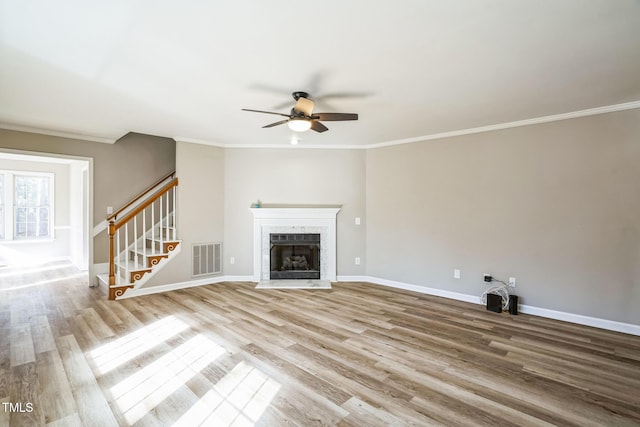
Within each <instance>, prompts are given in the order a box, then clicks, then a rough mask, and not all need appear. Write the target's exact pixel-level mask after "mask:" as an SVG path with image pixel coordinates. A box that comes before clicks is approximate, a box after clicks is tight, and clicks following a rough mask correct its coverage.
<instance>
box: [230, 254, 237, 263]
mask: <svg viewBox="0 0 640 427" xmlns="http://www.w3.org/2000/svg"><path fill="white" fill-rule="evenodd" d="M235 263H236V257H234V256H232V257H231V258H229V264H235Z"/></svg>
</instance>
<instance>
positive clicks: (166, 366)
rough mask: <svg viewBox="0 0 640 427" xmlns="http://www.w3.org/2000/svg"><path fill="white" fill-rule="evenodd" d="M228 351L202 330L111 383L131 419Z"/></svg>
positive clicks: (116, 396) (126, 414) (133, 419)
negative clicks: (113, 384) (157, 357)
mask: <svg viewBox="0 0 640 427" xmlns="http://www.w3.org/2000/svg"><path fill="white" fill-rule="evenodd" d="M225 352H226V351H225V349H224V348H222V347H220V346H219V345H217V344H216V343H214V342H213V341H211V340H210V339H208V338H206V337H205V336H203V335H201V334H199V335H196V336H195V337H193V338H191V339H190V340H188V341H187V342H185V343H184V344H182V345H180V346H179V347H177V348H175V349H174V350H172V351H170V352H169V353H167V354H165V355H164V356H162V357H160V358H159V359H158V360H156V361H154V362H152V363H150V364H149V365H147V366H145V367H144V368H142V369H141V370H139V371H138V372H136V373H135V374H133V375H131V376H129V377H127V378H126V379H124V380H123V381H121V382H120V383H118V384H116V385H115V386H113V387H111V393H112V395H113V398H114V399H115V401H116V403H117V405H118V407H119V408H120V409H121V410H122V412H123V413H124V417H125V419H126V420H127V422H128V423H130V424H133V423H135V422H137V421H138V420H140V419H141V418H142V417H144V416H145V415H146V414H147V413H148V412H149V411H151V410H152V409H153V408H155V407H156V406H157V405H158V404H160V403H161V402H162V401H163V400H164V399H166V398H167V397H168V396H170V395H171V394H172V393H173V392H175V391H176V390H177V389H179V388H180V387H181V386H182V385H184V384H185V383H186V382H187V381H189V380H190V379H191V378H192V377H193V376H195V375H196V374H197V373H198V372H200V371H201V370H202V369H204V368H205V367H206V366H207V365H209V364H210V363H212V362H213V361H214V360H216V359H217V358H218V357H219V356H221V355H222V354H224V353H225Z"/></svg>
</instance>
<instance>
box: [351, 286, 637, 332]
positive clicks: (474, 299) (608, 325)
mask: <svg viewBox="0 0 640 427" xmlns="http://www.w3.org/2000/svg"><path fill="white" fill-rule="evenodd" d="M343 277H356V276H343ZM357 277H359V280H357V281H359V282H369V283H373V284H376V285H383V286H389V287H392V288H398V289H405V290H408V291H415V292H420V293H423V294H428V295H434V296H439V297H445V298H451V299H454V300H458V301H465V302H470V303H474V304H481V301H480V297H479V296H477V295H467V294H460V293H457V292H449V291H443V290H441V289H435V288H429V287H426V286H417V285H411V284H409V283H402V282H396V281H393V280H386V279H380V278H377V277H369V276H366V277H361V276H357ZM518 311H519V312H520V313H524V314H531V315H534V316H540V317H546V318H549V319H555V320H562V321H565V322H570V323H576V324H579V325H585V326H593V327H595V328H600V329H607V330H610V331H615V332H622V333H625V334H630V335H637V336H640V325H634V324H631V323H623V322H616V321H614V320H608V319H600V318H597V317H589V316H583V315H581V314H574V313H566V312H562V311H555V310H548V309H546V308H540V307H533V306H530V305H522V304H521V305H519V306H518Z"/></svg>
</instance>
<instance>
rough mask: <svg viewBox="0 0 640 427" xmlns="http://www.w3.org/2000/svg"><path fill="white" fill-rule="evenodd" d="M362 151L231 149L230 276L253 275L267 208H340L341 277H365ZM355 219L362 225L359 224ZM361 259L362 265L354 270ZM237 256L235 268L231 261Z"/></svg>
mask: <svg viewBox="0 0 640 427" xmlns="http://www.w3.org/2000/svg"><path fill="white" fill-rule="evenodd" d="M365 169H366V168H365V152H364V151H363V150H315V149H227V150H226V155H225V171H226V172H225V199H224V206H225V235H224V242H225V260H224V269H225V274H227V275H233V276H237V275H252V274H253V258H252V257H253V215H252V214H251V212H250V211H249V207H250V206H251V204H252V203H254V202H255V201H256V200H258V199H259V200H260V201H261V202H262V203H263V204H264V205H274V204H275V205H280V204H284V205H291V204H293V205H300V206H309V205H311V206H315V205H332V206H333V205H341V206H342V209H341V211H340V212H339V213H338V217H337V226H336V227H337V233H338V236H337V238H338V242H337V247H338V254H337V272H338V274H339V275H363V274H364V273H365V269H364V258H365V256H366V255H365V250H366V232H365V225H364V224H365V222H364V212H365ZM355 217H362V224H361V225H359V226H357V225H355ZM356 256H359V257H361V258H362V260H363V262H362V264H361V265H354V259H355V257H356ZM230 257H235V259H236V263H235V264H234V265H231V264H230V263H229V258H230Z"/></svg>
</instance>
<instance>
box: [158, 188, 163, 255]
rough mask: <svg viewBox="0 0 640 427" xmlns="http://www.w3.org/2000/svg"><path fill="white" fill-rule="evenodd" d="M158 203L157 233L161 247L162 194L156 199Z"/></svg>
mask: <svg viewBox="0 0 640 427" xmlns="http://www.w3.org/2000/svg"><path fill="white" fill-rule="evenodd" d="M158 205H159V206H160V215H158V216H159V217H160V218H158V235H159V239H160V248H162V196H160V198H159V199H158Z"/></svg>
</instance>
